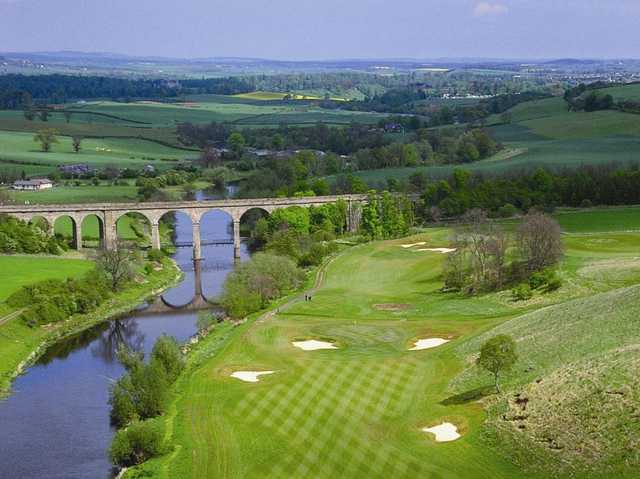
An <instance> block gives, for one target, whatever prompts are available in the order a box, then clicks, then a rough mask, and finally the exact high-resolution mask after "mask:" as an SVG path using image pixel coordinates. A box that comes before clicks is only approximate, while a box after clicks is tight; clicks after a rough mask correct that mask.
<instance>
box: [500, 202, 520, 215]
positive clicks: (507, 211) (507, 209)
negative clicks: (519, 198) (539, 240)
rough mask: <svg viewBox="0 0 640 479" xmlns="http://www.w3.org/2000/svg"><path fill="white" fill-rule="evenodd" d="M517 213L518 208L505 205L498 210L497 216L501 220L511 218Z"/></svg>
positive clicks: (508, 204) (509, 204)
mask: <svg viewBox="0 0 640 479" xmlns="http://www.w3.org/2000/svg"><path fill="white" fill-rule="evenodd" d="M517 213H518V208H516V207H515V206H513V205H512V204H511V203H507V204H505V205H504V206H501V207H500V208H498V216H500V217H501V218H511V217H512V216H515V215H516V214H517Z"/></svg>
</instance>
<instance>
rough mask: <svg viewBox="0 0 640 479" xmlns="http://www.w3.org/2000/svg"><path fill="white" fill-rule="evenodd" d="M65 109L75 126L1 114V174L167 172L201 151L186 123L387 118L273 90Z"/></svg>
mask: <svg viewBox="0 0 640 479" xmlns="http://www.w3.org/2000/svg"><path fill="white" fill-rule="evenodd" d="M275 95H276V96H277V94H275ZM280 96H282V95H280ZM65 108H66V109H67V110H68V111H69V112H71V118H70V121H69V122H67V121H66V119H65V117H64V114H63V113H62V111H54V112H52V113H51V114H50V116H49V119H48V121H47V122H43V121H41V120H40V119H34V120H33V121H28V120H26V119H25V118H24V116H23V113H22V112H21V111H14V110H12V111H9V110H4V111H0V168H2V170H3V171H6V172H8V171H13V172H15V173H21V172H22V171H24V172H25V173H27V174H28V175H44V174H47V173H49V172H51V171H52V170H53V169H55V168H56V167H57V166H59V165H63V164H73V163H89V164H90V165H91V166H93V167H95V168H105V167H107V166H116V167H119V168H125V167H130V168H138V169H139V168H141V167H142V166H144V165H146V164H152V165H153V166H154V167H155V168H156V169H160V170H161V169H168V168H171V167H173V166H175V165H176V163H178V162H180V161H184V160H187V159H193V158H194V157H197V156H198V154H199V152H198V151H197V149H193V148H186V147H185V146H184V145H181V144H180V142H179V141H178V138H177V135H176V125H178V124H179V123H183V122H191V123H210V122H213V121H215V122H222V123H227V124H229V125H236V126H237V127H238V128H253V127H277V126H279V125H281V124H288V125H299V126H304V125H311V124H316V123H318V122H324V123H326V124H329V125H336V126H341V125H349V124H350V123H352V122H357V123H365V124H374V123H377V122H378V121H379V119H380V118H384V116H385V115H381V114H377V113H365V112H357V111H341V110H325V109H322V108H320V107H318V106H317V105H314V104H312V103H310V102H304V101H300V102H281V101H280V100H275V101H274V94H273V93H269V92H256V93H252V94H247V95H239V96H224V95H194V96H192V97H188V98H187V100H186V101H182V102H174V103H164V102H155V101H139V102H130V103H121V102H112V101H93V102H82V103H73V104H68V105H66V106H65ZM42 128H55V129H57V130H58V132H59V135H60V136H59V137H58V138H59V143H57V144H54V145H52V149H51V151H50V152H48V153H43V152H42V151H40V145H39V144H38V143H36V142H34V141H33V135H34V133H35V132H37V131H38V130H40V129H42ZM73 136H80V137H83V138H84V140H83V143H82V150H81V151H80V152H79V153H75V152H74V151H73V148H72V137H73Z"/></svg>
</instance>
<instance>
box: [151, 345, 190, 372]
mask: <svg viewBox="0 0 640 479" xmlns="http://www.w3.org/2000/svg"><path fill="white" fill-rule="evenodd" d="M151 358H152V360H156V361H158V362H159V363H160V365H161V366H162V368H163V369H164V371H165V372H166V374H167V378H168V379H169V381H170V382H174V381H175V380H176V379H178V376H179V375H180V372H182V369H183V368H184V360H183V357H182V353H181V352H180V346H179V345H178V342H177V341H176V340H175V339H174V338H172V337H171V336H167V335H164V334H163V335H162V336H160V337H159V338H158V339H157V341H156V343H155V344H154V346H153V350H152V351H151Z"/></svg>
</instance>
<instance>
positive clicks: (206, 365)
mask: <svg viewBox="0 0 640 479" xmlns="http://www.w3.org/2000/svg"><path fill="white" fill-rule="evenodd" d="M625 210H630V208H627V209H621V210H620V211H619V212H615V211H612V212H611V215H616V214H618V215H620V216H621V218H620V219H618V220H611V221H612V222H614V223H616V222H617V223H622V222H624V221H626V218H627V217H628V214H629V213H627V212H626V211H625ZM636 211H638V210H636ZM567 214H568V213H567ZM571 214H573V215H576V216H578V217H579V216H580V215H584V216H583V217H582V218H583V223H584V224H593V225H594V226H593V227H592V228H591V229H590V230H589V229H588V228H586V227H585V228H582V229H581V231H580V232H579V233H573V232H566V233H565V235H564V241H565V246H566V249H567V250H566V256H565V259H564V261H563V262H562V264H561V265H560V267H559V274H560V275H561V277H562V278H563V280H564V285H563V287H562V288H561V289H559V290H558V291H555V292H553V293H548V294H545V295H543V294H540V293H538V294H536V295H535V296H534V298H533V299H531V300H528V301H524V302H513V301H512V300H511V295H510V293H509V292H508V291H505V292H501V293H494V294H488V295H483V296H479V297H473V298H469V297H463V296H460V295H457V294H453V293H442V292H441V291H440V288H441V286H442V281H441V274H440V273H441V267H442V262H443V260H444V255H443V254H440V253H437V252H432V251H419V249H423V248H434V247H443V246H446V245H447V238H448V231H447V230H446V229H429V230H426V231H424V232H423V233H421V234H419V235H416V236H413V237H411V238H406V239H403V240H394V241H387V242H376V243H372V244H366V245H360V246H356V247H352V248H350V249H347V250H346V251H344V252H343V253H342V254H341V255H340V256H338V257H337V258H336V259H335V260H334V261H333V262H331V263H330V264H329V265H328V267H327V268H326V273H325V276H324V280H323V282H322V284H321V286H320V287H319V289H318V290H317V291H315V292H313V295H312V300H311V301H301V300H298V301H297V302H294V303H293V304H292V305H291V306H290V307H288V308H286V309H284V308H283V309H282V310H281V311H278V312H276V314H275V315H273V316H267V317H265V316H262V317H259V318H258V319H257V320H256V319H255V318H254V319H253V320H250V321H249V322H247V323H245V324H243V325H241V326H238V327H236V328H233V327H230V326H221V327H220V328H218V329H216V330H215V332H214V334H213V335H212V336H211V337H209V338H208V339H207V340H205V341H204V343H203V344H201V345H200V346H199V347H198V348H197V349H196V351H195V352H194V353H193V355H192V356H191V357H190V363H189V367H188V369H187V372H186V373H185V374H184V375H183V376H182V377H181V379H180V380H179V382H178V384H177V389H176V390H177V393H178V396H177V398H176V400H175V402H174V404H173V406H172V408H171V413H170V414H169V416H168V418H167V425H168V427H169V431H168V433H167V434H168V435H170V436H171V438H172V441H173V443H174V445H175V449H174V451H173V452H172V453H171V454H169V455H167V456H165V457H162V458H160V459H157V460H154V461H151V462H150V463H148V464H147V465H145V466H144V467H143V468H142V469H146V470H147V472H148V473H150V474H151V475H153V477H198V478H206V477H283V476H287V477H295V478H297V477H316V478H323V477H337V476H339V477H412V478H413V477H432V476H433V477H440V478H457V479H459V478H474V479H475V478H519V477H522V478H525V477H527V478H543V477H549V475H550V474H552V473H553V475H554V476H555V477H585V478H587V477H588V478H603V479H604V478H607V477H613V476H615V477H629V478H631V477H634V476H633V474H634V470H633V469H632V468H631V467H630V468H628V469H624V468H623V467H622V466H621V464H623V463H624V460H626V459H628V458H624V457H622V456H623V454H624V453H625V451H627V449H619V448H618V446H619V445H620V444H621V441H623V440H624V439H625V437H629V436H631V437H636V438H637V437H638V434H640V431H636V430H632V429H629V428H626V427H622V425H621V422H622V421H624V417H623V416H620V415H619V412H620V411H621V409H620V407H618V406H619V405H618V403H616V402H615V401H616V399H615V397H612V396H610V395H607V394H601V395H600V396H598V401H601V404H598V403H597V402H592V401H581V400H580V397H581V396H580V395H581V394H582V393H583V392H585V391H586V392H589V391H588V389H589V388H588V386H585V383H583V382H581V381H578V380H577V379H576V380H573V379H571V376H570V374H568V373H569V372H572V371H578V372H579V374H584V375H586V376H584V377H591V376H589V374H591V372H590V370H589V369H588V367H587V366H588V365H589V364H590V361H592V362H597V363H598V364H599V367H598V368H597V369H596V370H595V371H594V372H593V374H596V375H597V378H596V380H597V381H599V382H598V383H597V384H600V385H602V386H601V388H603V389H604V390H608V389H607V388H614V389H615V390H617V389H616V388H617V387H618V386H617V385H619V384H620V380H621V378H622V375H624V374H626V375H627V376H628V375H629V374H631V373H630V372H629V373H628V374H627V373H626V372H624V371H634V370H635V369H637V354H636V355H635V358H636V359H633V357H634V356H633V351H634V348H636V349H635V350H637V348H638V347H639V346H638V344H639V343H640V333H639V332H638V331H640V328H638V327H637V326H638V324H637V318H638V314H637V305H638V304H639V303H638V299H640V289H639V288H638V287H635V286H633V285H636V284H638V283H640V265H638V262H637V245H638V244H639V243H638V241H640V233H629V232H621V231H619V232H608V231H609V229H610V228H611V227H610V224H607V222H606V221H604V219H598V218H604V217H603V216H601V213H600V212H599V211H588V212H584V213H571ZM569 229H571V228H569ZM603 231H604V232H603ZM584 233H589V236H588V237H585V236H584ZM419 242H424V245H420V247H419V248H417V247H416V246H408V245H410V244H415V243H419ZM402 245H407V247H403V246H402ZM612 300H615V301H616V302H613V303H612ZM544 306H549V308H543V307H544ZM583 313H584V314H583ZM603 314H607V315H608V314H611V321H600V320H599V319H600V318H601V317H602V315H603ZM565 325H566V328H568V329H567V331H569V332H570V333H569V334H565V333H564V332H563V331H564V329H563V328H564V326H565ZM496 328H497V329H496ZM616 328H620V330H621V331H623V334H624V336H618V334H617V333H614V331H615V330H616ZM499 331H507V332H509V333H510V334H514V336H515V337H516V338H518V339H519V340H520V341H519V346H518V348H519V350H520V352H521V357H520V360H519V362H518V363H517V364H516V367H515V369H514V374H512V375H510V376H509V378H508V380H507V383H506V392H505V393H504V394H503V395H499V396H488V397H486V398H485V401H484V402H482V403H481V402H478V401H477V399H478V398H480V397H482V396H483V395H485V394H487V389H488V387H489V386H490V384H491V378H490V377H489V376H488V375H487V374H486V373H483V372H480V371H479V370H478V369H476V368H472V367H468V366H467V365H468V364H470V363H469V360H470V358H469V356H470V355H473V354H475V353H476V352H477V350H478V348H479V345H480V341H481V339H485V338H487V337H490V336H493V335H494V334H496V333H497V332H499ZM574 333H575V334H574ZM600 335H602V337H603V338H607V340H606V341H599V340H598V338H599V337H600ZM532 337H533V338H534V339H531V338H532ZM618 337H620V338H623V337H624V340H623V341H622V342H620V343H618V342H617V339H616V338H618ZM420 338H447V339H449V340H450V342H449V343H447V344H444V345H442V346H439V347H437V348H434V349H429V350H424V351H409V350H408V349H409V348H410V347H411V346H412V345H413V343H414V342H415V341H416V340H417V339H420ZM310 339H316V340H320V341H329V342H332V343H333V344H334V345H335V346H336V347H337V349H335V350H326V351H303V350H300V349H297V348H295V347H294V346H293V345H292V342H293V341H301V340H310ZM538 345H540V346H541V347H537V346H538ZM618 346H624V348H621V349H616V348H617V347H618ZM608 358H612V359H611V361H609V360H608ZM618 360H620V361H622V363H621V364H625V365H626V366H628V369H624V370H623V371H621V372H620V373H619V374H614V373H613V369H612V368H615V365H616V364H618V362H617V361H618ZM634 361H636V363H634ZM574 364H575V367H574ZM563 368H565V369H563ZM634 368H635V369H634ZM236 371H273V373H272V374H270V375H268V376H262V377H260V378H259V382H257V383H250V382H243V381H240V380H238V379H236V378H233V377H230V375H231V373H233V372H236ZM601 373H602V374H601ZM540 377H542V382H541V383H536V382H535V381H536V380H537V379H538V378H540ZM579 377H582V376H579ZM547 379H548V383H547ZM560 383H561V384H562V385H563V388H564V389H563V391H564V393H563V396H562V398H560V397H557V396H554V395H553V392H552V393H551V395H550V397H551V398H556V397H557V399H558V400H566V407H565V406H564V403H562V404H563V406H562V407H558V408H556V407H555V406H553V407H551V406H549V402H548V401H547V399H546V396H544V394H542V392H541V391H543V392H544V391H546V392H549V390H550V389H553V387H554V385H557V384H560ZM537 384H539V385H537ZM585 388H586V389H585ZM489 389H490V388H489ZM523 390H526V391H527V392H531V394H532V396H531V400H530V401H531V402H530V405H531V407H532V408H533V410H534V411H535V417H532V418H531V420H530V423H531V424H532V425H533V426H535V427H533V428H532V430H531V431H529V429H524V430H520V429H517V428H516V427H515V426H516V425H517V424H515V423H513V421H510V420H508V421H503V420H501V419H500V418H501V417H502V416H501V413H500V411H504V408H505V407H507V406H505V403H508V407H511V408H512V407H513V405H512V404H511V403H512V401H510V398H512V397H514V396H513V394H515V393H516V392H521V391H523ZM625 391H627V389H625ZM636 391H637V389H636ZM625 394H626V393H625ZM572 398H575V399H572ZM545 401H547V402H545ZM483 405H487V406H489V408H490V409H489V413H488V418H489V420H488V422H485V418H486V417H487V416H485V411H484V409H483ZM498 406H500V407H498ZM598 406H600V409H599V411H600V414H601V417H600V418H599V424H601V425H603V426H602V427H603V428H604V431H603V432H601V433H599V432H597V431H594V430H593V428H592V427H591V425H590V424H589V422H588V419H587V418H588V415H589V414H592V413H593V411H594V410H595V408H596V407H598ZM621 407H622V406H621ZM576 417H577V418H578V420H574V419H575V418H576ZM583 418H584V420H583ZM572 421H573V422H572ZM442 422H451V423H453V424H454V425H456V426H457V428H458V432H459V433H460V434H461V438H460V439H458V440H455V441H453V442H448V443H439V442H436V441H435V440H434V437H433V436H432V435H431V434H428V433H425V432H423V431H421V428H423V427H427V426H428V427H431V426H435V425H437V424H440V423H442ZM569 423H571V426H570V427H567V428H563V425H567V424H569ZM545 425H547V426H548V427H546V428H545V427H544V426H545ZM617 426H620V429H616V427H617ZM505 428H510V429H509V430H506V429H505ZM565 430H566V431H567V433H566V434H565ZM542 431H544V434H546V435H547V436H548V437H551V438H552V440H553V441H555V440H557V441H558V442H559V443H561V444H562V445H563V446H564V447H566V454H565V451H564V450H563V449H560V450H557V449H554V448H552V447H549V446H548V445H547V446H545V444H544V443H542V442H540V441H539V434H542ZM591 433H593V434H591ZM581 434H584V435H585V436H584V437H586V436H588V437H589V439H588V441H587V440H586V439H585V441H587V442H589V444H588V445H589V446H590V447H594V448H597V450H598V451H601V452H602V454H601V455H599V456H597V457H595V458H594V460H593V464H594V466H590V467H589V468H588V469H587V470H586V472H585V473H584V474H582V473H580V474H576V471H583V467H585V465H584V464H582V463H580V461H579V460H578V459H576V454H575V447H574V445H573V444H571V443H570V442H568V439H569V435H571V438H573V439H575V438H580V437H582V436H581ZM514 437H515V439H513V438H514ZM585 441H583V442H580V443H579V444H583V443H584V442H585ZM497 444H500V445H504V444H507V447H506V448H505V449H504V451H505V452H504V453H503V452H500V451H499V450H498V449H497V448H496V445H497ZM549 444H551V445H553V444H556V443H555V442H550V443H549ZM529 450H533V451H534V454H532V455H531V457H530V458H529V456H528V455H527V454H526V453H528V452H529ZM522 451H525V452H526V453H522ZM558 451H559V452H558ZM627 452H629V453H630V454H634V452H633V451H627ZM554 455H555V457H554ZM563 459H566V462H565V463H564V464H561V466H562V469H561V473H560V474H556V469H555V468H556V466H558V462H559V461H562V460H563ZM629 460H632V461H635V462H632V463H633V464H637V461H638V458H637V457H635V456H634V457H633V458H631V459H629ZM632 463H629V464H632ZM611 474H613V476H612V475H611Z"/></svg>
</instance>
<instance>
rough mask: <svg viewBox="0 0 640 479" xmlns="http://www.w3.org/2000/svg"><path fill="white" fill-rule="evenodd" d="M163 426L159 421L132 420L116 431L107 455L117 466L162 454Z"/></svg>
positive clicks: (135, 463) (132, 463) (140, 461)
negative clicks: (132, 421)
mask: <svg viewBox="0 0 640 479" xmlns="http://www.w3.org/2000/svg"><path fill="white" fill-rule="evenodd" d="M163 435H164V431H163V426H162V423H161V422H160V421H153V420H150V421H143V422H134V423H132V424H131V425H130V426H129V427H128V428H127V429H123V430H121V431H118V432H117V433H116V435H115V437H114V438H113V441H112V442H111V448H110V449H109V457H110V458H111V462H113V463H114V464H116V465H118V466H122V467H128V466H135V465H137V464H142V463H143V462H144V461H146V460H148V459H151V458H152V457H156V456H160V455H162V454H164V452H165V451H166V448H165V447H164V441H163Z"/></svg>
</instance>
